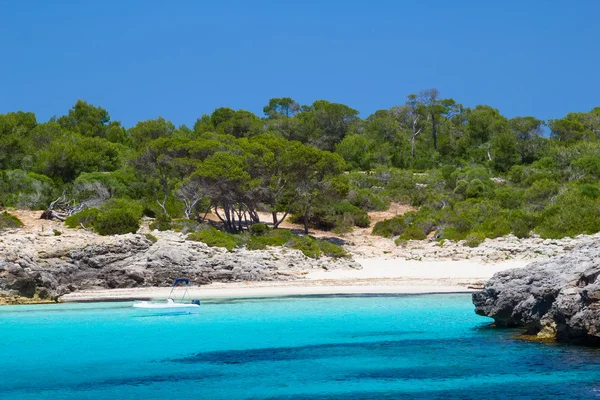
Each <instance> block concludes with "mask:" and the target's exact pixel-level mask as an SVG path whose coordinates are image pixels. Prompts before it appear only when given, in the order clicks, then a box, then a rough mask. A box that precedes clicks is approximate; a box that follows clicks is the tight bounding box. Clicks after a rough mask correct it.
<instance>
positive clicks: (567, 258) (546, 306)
mask: <svg viewBox="0 0 600 400" xmlns="http://www.w3.org/2000/svg"><path fill="white" fill-rule="evenodd" d="M549 244H551V243H549ZM599 276H600V243H598V242H592V243H588V244H585V245H581V246H579V247H576V248H575V249H574V250H573V251H571V252H570V253H568V254H564V255H561V256H557V257H553V258H550V259H548V260H544V261H538V262H534V263H532V264H529V265H528V266H527V267H525V268H523V269H512V270H507V271H502V272H499V273H497V274H496V275H494V276H493V277H492V278H491V279H490V280H489V281H488V282H486V284H485V286H484V289H483V290H482V291H480V292H477V293H474V294H473V304H474V305H475V312H476V313H477V314H479V315H484V316H488V317H491V318H493V319H494V320H495V323H496V325H497V326H499V327H524V328H526V329H527V332H528V333H530V334H536V335H538V336H539V337H540V338H548V337H554V338H556V339H557V340H560V341H572V342H585V343H594V344H597V343H600V280H599V279H598V277H599Z"/></svg>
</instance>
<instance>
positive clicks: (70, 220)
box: [65, 208, 101, 228]
mask: <svg viewBox="0 0 600 400" xmlns="http://www.w3.org/2000/svg"><path fill="white" fill-rule="evenodd" d="M100 213H101V212H100V210H99V209H97V208H86V209H85V210H83V211H80V212H78V213H77V214H73V215H71V216H69V217H67V219H66V220H65V225H67V226H68V227H69V228H81V227H84V228H88V227H94V225H95V224H96V221H97V220H98V217H99V216H100Z"/></svg>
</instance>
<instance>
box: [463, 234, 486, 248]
mask: <svg viewBox="0 0 600 400" xmlns="http://www.w3.org/2000/svg"><path fill="white" fill-rule="evenodd" d="M484 240H485V235H484V234H483V233H479V232H474V233H471V234H470V235H469V236H467V238H466V239H465V246H467V247H477V246H479V245H480V244H481V243H483V241H484Z"/></svg>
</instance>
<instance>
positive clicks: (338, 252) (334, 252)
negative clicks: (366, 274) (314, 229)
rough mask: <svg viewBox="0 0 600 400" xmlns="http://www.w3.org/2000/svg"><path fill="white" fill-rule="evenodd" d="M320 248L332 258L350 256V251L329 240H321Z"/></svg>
mask: <svg viewBox="0 0 600 400" xmlns="http://www.w3.org/2000/svg"><path fill="white" fill-rule="evenodd" d="M319 248H320V249H321V252H323V254H324V255H326V256H328V257H332V258H342V257H348V256H349V255H348V253H347V252H346V250H344V249H343V248H342V247H341V246H338V245H337V244H335V243H331V242H328V241H327V240H320V241H319Z"/></svg>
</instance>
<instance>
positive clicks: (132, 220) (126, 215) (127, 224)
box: [94, 199, 143, 235]
mask: <svg viewBox="0 0 600 400" xmlns="http://www.w3.org/2000/svg"><path fill="white" fill-rule="evenodd" d="M100 211H101V213H100V215H98V217H97V219H96V221H95V222H94V230H95V231H96V232H97V233H98V234H100V235H123V234H126V233H136V232H137V231H138V229H139V228H140V218H141V217H142V211H143V208H142V206H141V205H139V204H138V203H136V202H134V201H131V200H127V199H111V200H109V201H107V202H106V203H104V204H103V205H102V207H101V209H100Z"/></svg>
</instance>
